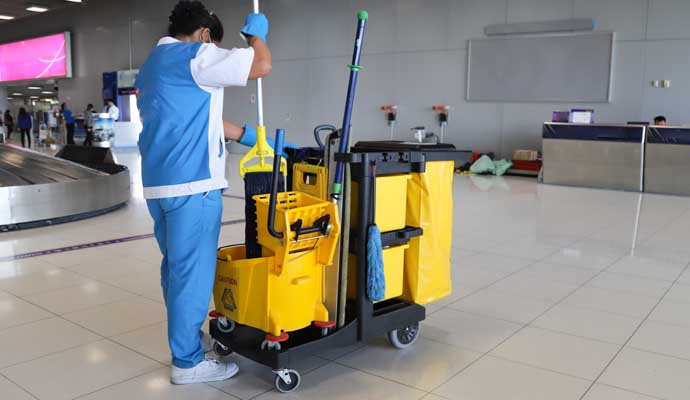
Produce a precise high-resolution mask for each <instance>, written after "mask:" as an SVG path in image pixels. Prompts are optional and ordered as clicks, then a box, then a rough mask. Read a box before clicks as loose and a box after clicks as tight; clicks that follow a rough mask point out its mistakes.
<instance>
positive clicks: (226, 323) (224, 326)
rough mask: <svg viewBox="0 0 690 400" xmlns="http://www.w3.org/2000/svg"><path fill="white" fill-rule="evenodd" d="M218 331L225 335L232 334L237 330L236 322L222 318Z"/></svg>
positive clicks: (219, 321) (219, 320) (219, 319)
mask: <svg viewBox="0 0 690 400" xmlns="http://www.w3.org/2000/svg"><path fill="white" fill-rule="evenodd" d="M218 330H219V331H221V332H223V333H230V332H232V331H234V330H235V321H233V320H231V319H228V318H225V317H222V318H218Z"/></svg>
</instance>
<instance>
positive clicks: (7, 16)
mask: <svg viewBox="0 0 690 400" xmlns="http://www.w3.org/2000/svg"><path fill="white" fill-rule="evenodd" d="M0 19H4V20H5V21H9V20H11V19H14V17H13V16H11V15H3V14H0Z"/></svg>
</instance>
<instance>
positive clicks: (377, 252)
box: [367, 225, 386, 301]
mask: <svg viewBox="0 0 690 400" xmlns="http://www.w3.org/2000/svg"><path fill="white" fill-rule="evenodd" d="M385 295H386V275H385V274H384V270H383V249H382V247H381V231H379V228H378V226H376V225H371V226H370V227H369V240H368V241H367V297H369V299H370V300H371V301H379V300H383V298H384V297H385Z"/></svg>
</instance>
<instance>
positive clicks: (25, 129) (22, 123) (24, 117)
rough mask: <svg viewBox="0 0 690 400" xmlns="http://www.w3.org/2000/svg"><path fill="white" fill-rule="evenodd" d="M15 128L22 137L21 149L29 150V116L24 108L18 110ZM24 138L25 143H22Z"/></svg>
mask: <svg viewBox="0 0 690 400" xmlns="http://www.w3.org/2000/svg"><path fill="white" fill-rule="evenodd" d="M17 127H18V128H19V132H20V135H21V137H22V147H28V148H31V114H29V113H28V112H26V109H25V108H24V107H22V108H20V109H19V114H18V115H17ZM24 136H26V141H27V143H25V142H24Z"/></svg>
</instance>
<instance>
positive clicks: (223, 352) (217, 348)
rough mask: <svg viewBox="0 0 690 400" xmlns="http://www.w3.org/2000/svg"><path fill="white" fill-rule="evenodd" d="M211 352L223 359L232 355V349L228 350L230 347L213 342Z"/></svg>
mask: <svg viewBox="0 0 690 400" xmlns="http://www.w3.org/2000/svg"><path fill="white" fill-rule="evenodd" d="M213 352H214V353H216V354H218V355H219V356H221V357H225V356H229V355H230V354H232V349H230V347H226V346H223V345H222V344H221V343H220V342H215V343H213Z"/></svg>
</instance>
